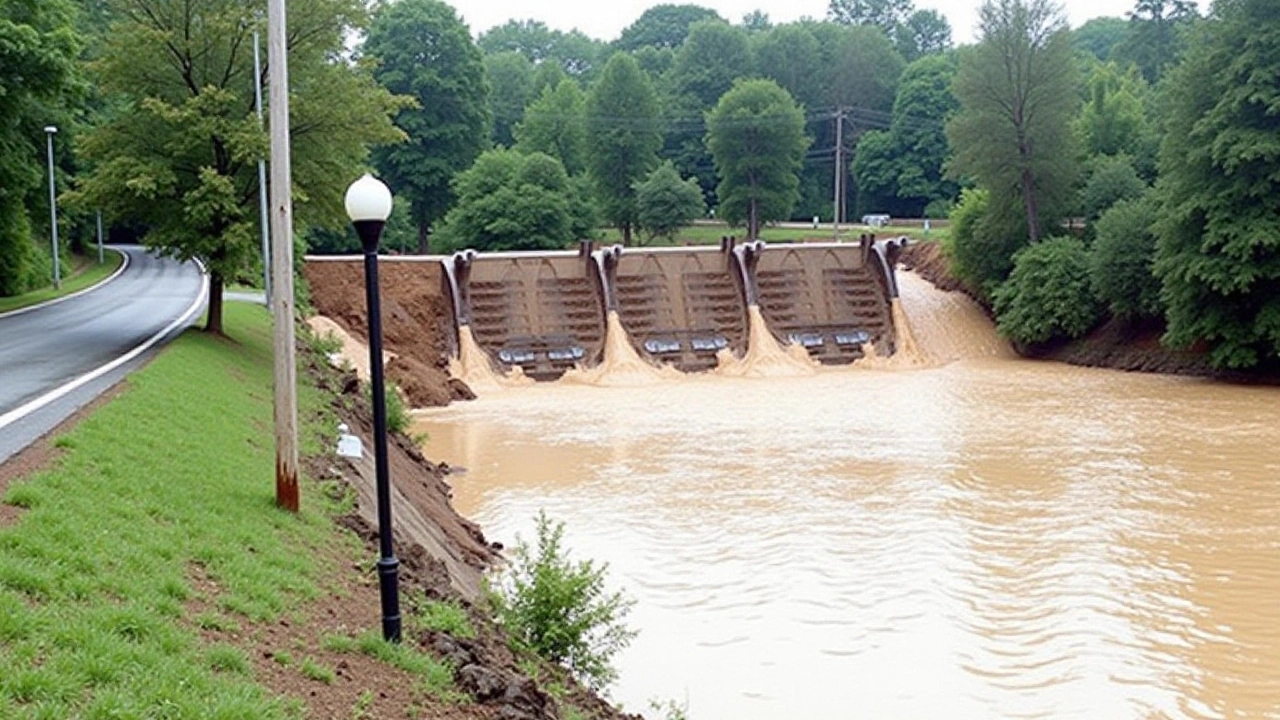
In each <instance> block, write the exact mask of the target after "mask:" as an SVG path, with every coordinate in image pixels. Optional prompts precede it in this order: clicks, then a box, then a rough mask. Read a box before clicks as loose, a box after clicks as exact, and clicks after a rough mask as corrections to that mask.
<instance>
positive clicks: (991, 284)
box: [942, 189, 1027, 299]
mask: <svg viewBox="0 0 1280 720" xmlns="http://www.w3.org/2000/svg"><path fill="white" fill-rule="evenodd" d="M995 212H996V211H995V210H993V208H992V207H991V202H990V192H988V191H987V190H985V189H966V190H964V191H962V192H961V193H960V202H958V203H956V206H955V207H954V208H952V209H951V233H950V235H948V236H947V237H946V239H945V240H944V241H943V246H942V247H943V250H944V251H945V252H946V254H947V257H948V258H949V259H950V261H951V271H952V272H953V273H955V275H956V276H957V277H959V278H960V280H961V281H962V282H964V284H965V285H966V286H968V287H969V289H970V290H971V291H973V292H974V293H976V294H977V295H979V296H980V297H983V298H987V299H990V298H991V296H992V294H993V293H994V292H995V290H996V288H998V287H999V286H1000V283H1002V282H1004V280H1005V278H1007V277H1008V276H1009V271H1011V270H1012V269H1013V256H1014V254H1015V253H1017V251H1018V250H1019V249H1021V248H1022V247H1024V246H1025V245H1026V244H1027V238H1026V235H1025V234H1022V235H1019V234H1016V233H1009V232H1005V231H1004V229H1005V227H1006V225H1007V221H1006V219H1005V218H1001V217H1000V216H999V215H995V214H994V213H995Z"/></svg>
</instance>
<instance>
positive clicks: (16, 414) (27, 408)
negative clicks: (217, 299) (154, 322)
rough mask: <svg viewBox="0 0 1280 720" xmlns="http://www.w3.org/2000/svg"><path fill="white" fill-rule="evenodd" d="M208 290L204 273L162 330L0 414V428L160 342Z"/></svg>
mask: <svg viewBox="0 0 1280 720" xmlns="http://www.w3.org/2000/svg"><path fill="white" fill-rule="evenodd" d="M125 257H126V258H127V257H128V256H127V255H126V256H125ZM208 294H209V276H208V275H204V276H202V279H201V282H200V293H199V294H198V295H197V296H196V299H195V302H193V303H191V306H190V307H188V308H187V310H186V312H184V313H183V314H182V316H181V317H179V318H178V319H177V320H174V321H173V322H171V323H169V325H168V326H166V327H165V328H164V329H163V330H161V331H159V332H157V333H156V334H155V335H152V336H151V337H149V338H147V339H146V340H145V341H143V342H142V344H141V345H138V346H137V347H135V348H134V349H132V350H130V351H129V352H127V353H125V354H124V355H121V356H120V357H118V358H116V359H115V360H112V361H111V362H109V363H107V364H105V365H103V366H101V367H99V368H97V369H96V370H90V371H89V372H87V373H85V374H84V375H81V376H80V377H78V378H76V379H75V380H72V381H70V382H68V383H66V384H65V385H63V386H61V387H58V388H55V389H53V390H50V391H49V392H47V393H45V394H44V395H41V396H40V397H38V398H36V399H34V400H32V401H30V402H28V403H27V404H25V405H23V406H21V407H18V408H15V409H13V410H10V411H9V412H7V413H5V414H3V415H0V429H3V428H4V427H6V426H8V425H10V424H12V423H14V422H16V421H18V420H21V419H22V418H24V417H26V416H27V415H30V414H31V413H33V412H35V411H36V410H39V409H40V408H42V407H44V406H46V405H48V404H49V403H51V402H54V401H55V400H57V399H59V398H61V397H63V396H64V395H66V394H67V393H70V392H72V391H73V390H75V389H77V388H79V387H82V386H83V385H85V384H87V383H90V382H93V381H94V380H97V379H98V378H100V377H102V376H103V375H106V374H107V373H109V372H111V371H112V370H115V369H116V368H118V367H120V366H121V365H123V364H125V363H127V362H129V361H130V360H132V359H134V358H136V357H138V356H139V355H141V354H142V353H144V352H146V351H147V350H148V349H149V348H150V347H151V346H152V345H155V344H156V343H158V342H160V339H161V338H163V337H164V336H165V335H168V334H169V333H171V332H173V331H174V330H175V329H177V328H178V327H181V326H182V325H185V324H187V323H189V322H190V321H191V318H192V317H193V316H194V315H195V314H196V313H197V312H199V310H200V308H201V307H202V306H203V305H204V303H205V300H206V299H207V296H208Z"/></svg>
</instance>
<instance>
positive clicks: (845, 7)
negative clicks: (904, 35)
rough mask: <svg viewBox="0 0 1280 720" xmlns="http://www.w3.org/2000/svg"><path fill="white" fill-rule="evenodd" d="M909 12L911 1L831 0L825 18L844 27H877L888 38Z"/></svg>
mask: <svg viewBox="0 0 1280 720" xmlns="http://www.w3.org/2000/svg"><path fill="white" fill-rule="evenodd" d="M911 10H912V7H911V0H831V1H830V3H829V4H828V5H827V17H828V18H830V19H832V20H834V21H835V22H838V23H843V24H845V25H870V26H872V27H877V28H880V30H881V31H883V32H884V34H885V35H887V36H888V35H892V34H893V31H894V29H895V28H897V27H898V25H900V24H902V22H903V21H905V20H906V19H907V16H908V15H910V14H911Z"/></svg>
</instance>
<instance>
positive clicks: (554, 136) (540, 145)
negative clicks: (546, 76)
mask: <svg viewBox="0 0 1280 720" xmlns="http://www.w3.org/2000/svg"><path fill="white" fill-rule="evenodd" d="M585 102H586V100H585V97H584V96H583V94H582V91H581V90H579V89H578V84H577V83H575V82H573V81H572V80H568V81H565V82H561V83H560V84H559V85H556V86H555V87H553V88H552V87H548V88H546V89H544V90H543V91H542V95H540V96H539V97H538V99H536V100H534V101H533V102H532V103H530V104H529V107H528V108H527V109H526V110H525V113H524V121H523V122H521V123H520V124H519V125H518V126H517V127H516V133H515V134H516V147H517V149H519V150H520V151H521V152H542V153H546V154H547V155H550V156H551V157H554V158H556V159H557V160H559V161H560V163H561V164H562V165H564V169H565V171H566V172H568V173H569V174H570V175H578V174H580V173H581V172H582V171H583V170H585V169H586V155H587V146H586V142H587V138H586V125H585V121H586V118H585V115H584V105H585Z"/></svg>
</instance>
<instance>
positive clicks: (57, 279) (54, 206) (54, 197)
mask: <svg viewBox="0 0 1280 720" xmlns="http://www.w3.org/2000/svg"><path fill="white" fill-rule="evenodd" d="M57 132H58V128H57V127H56V126H54V125H46V126H45V127H44V134H45V137H46V138H48V141H49V142H48V146H49V217H50V223H49V224H50V227H52V228H53V287H54V289H55V290H60V289H61V288H62V274H61V273H60V272H59V271H58V190H57V186H55V185H54V182H53V136H54V134H55V133H57Z"/></svg>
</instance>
